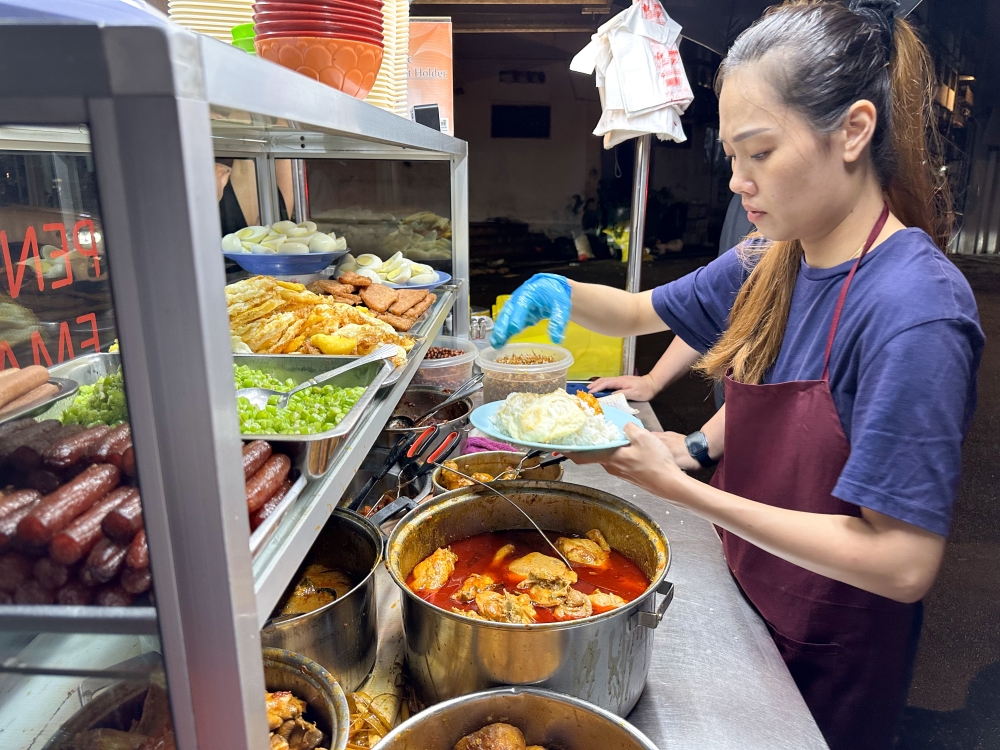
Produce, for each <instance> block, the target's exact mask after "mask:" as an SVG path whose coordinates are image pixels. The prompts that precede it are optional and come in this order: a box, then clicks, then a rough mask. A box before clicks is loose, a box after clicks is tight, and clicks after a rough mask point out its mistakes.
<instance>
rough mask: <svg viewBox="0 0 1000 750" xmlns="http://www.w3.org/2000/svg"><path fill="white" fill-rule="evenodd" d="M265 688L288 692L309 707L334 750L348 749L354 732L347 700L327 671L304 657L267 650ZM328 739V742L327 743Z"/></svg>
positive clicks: (282, 651) (331, 749)
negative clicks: (348, 739) (350, 732)
mask: <svg viewBox="0 0 1000 750" xmlns="http://www.w3.org/2000/svg"><path fill="white" fill-rule="evenodd" d="M263 657H264V687H265V688H267V690H268V692H271V693H274V692H277V691H279V690H288V691H290V692H291V693H293V694H294V695H295V697H296V698H301V699H302V700H304V701H305V702H306V703H307V704H308V705H309V709H310V711H311V712H312V714H315V715H314V716H310V714H309V713H307V714H306V717H307V718H308V719H310V720H312V721H315V722H316V726H317V727H319V730H320V731H321V732H323V734H325V735H326V738H328V739H329V747H330V750H344V749H345V748H346V747H347V738H348V733H349V731H350V728H351V712H350V709H349V707H348V705H347V696H346V695H344V689H343V687H342V686H341V685H340V684H338V682H337V680H336V679H334V677H333V675H331V674H330V673H329V672H328V671H327V670H325V669H323V667H321V666H320V665H319V664H317V663H316V662H315V661H313V660H312V659H308V658H306V657H305V656H303V655H302V654H296V653H293V652H291V651H285V650H282V649H280V648H265V649H264V651H263ZM326 738H324V739H326Z"/></svg>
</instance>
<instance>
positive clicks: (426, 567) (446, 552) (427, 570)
mask: <svg viewBox="0 0 1000 750" xmlns="http://www.w3.org/2000/svg"><path fill="white" fill-rule="evenodd" d="M456 562H458V555H456V554H455V553H454V552H452V551H451V547H438V548H437V549H436V550H434V552H432V553H431V554H430V555H429V556H428V557H425V558H424V559H423V560H421V561H420V562H418V563H417V565H416V567H415V568H414V569H413V585H412V588H413V590H414V591H437V590H438V589H439V588H441V587H442V586H444V585H445V584H446V583H448V579H449V578H450V577H451V574H452V573H454V572H455V563H456Z"/></svg>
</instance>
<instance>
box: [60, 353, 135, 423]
mask: <svg viewBox="0 0 1000 750" xmlns="http://www.w3.org/2000/svg"><path fill="white" fill-rule="evenodd" d="M121 364H122V361H121V357H120V356H118V352H94V353H93V354H84V355H82V356H80V357H77V358H75V359H71V360H69V361H67V362H61V363H59V364H58V365H53V366H52V367H50V368H49V373H51V374H52V375H53V376H55V377H59V378H66V379H67V380H75V381H76V382H77V383H79V384H80V385H93V384H94V383H96V382H97V381H98V379H99V378H102V377H104V376H105V375H114V374H115V373H116V372H118V368H119V367H121ZM73 390H74V392H75V391H76V389H75V388H74V389H73ZM67 395H72V394H67ZM59 398H60V400H59V401H57V402H56V403H54V404H52V405H51V406H50V407H49V408H48V409H46V410H44V413H41V414H40V416H41V417H42V418H43V419H56V418H58V417H59V415H60V414H62V413H63V412H64V411H65V410H66V409H67V408H68V407H69V405H70V404H71V403H72V402H71V401H70V400H69V399H66V400H65V401H63V400H62V399H63V398H65V397H63V396H60V397H59Z"/></svg>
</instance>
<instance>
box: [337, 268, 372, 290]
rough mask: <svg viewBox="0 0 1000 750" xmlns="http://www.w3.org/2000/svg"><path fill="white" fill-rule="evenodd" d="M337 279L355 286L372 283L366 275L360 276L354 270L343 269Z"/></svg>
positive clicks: (364, 285)
mask: <svg viewBox="0 0 1000 750" xmlns="http://www.w3.org/2000/svg"><path fill="white" fill-rule="evenodd" d="M337 281H339V282H340V283H341V284H351V285H352V286H357V287H362V288H364V287H366V286H371V285H372V283H373V282H372V280H371V279H369V278H368V277H367V276H362V275H361V274H357V273H354V271H344V273H342V274H340V276H338V277H337Z"/></svg>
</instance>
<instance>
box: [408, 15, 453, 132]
mask: <svg viewBox="0 0 1000 750" xmlns="http://www.w3.org/2000/svg"><path fill="white" fill-rule="evenodd" d="M406 94H407V96H406V99H407V109H408V111H409V114H410V119H411V120H414V121H416V122H419V123H420V124H422V125H426V126H427V127H431V128H434V129H435V130H440V131H441V132H442V133H445V134H446V135H455V109H454V99H453V95H454V80H453V76H452V50H451V19H450V18H411V19H410V49H409V56H408V58H407V61H406Z"/></svg>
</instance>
